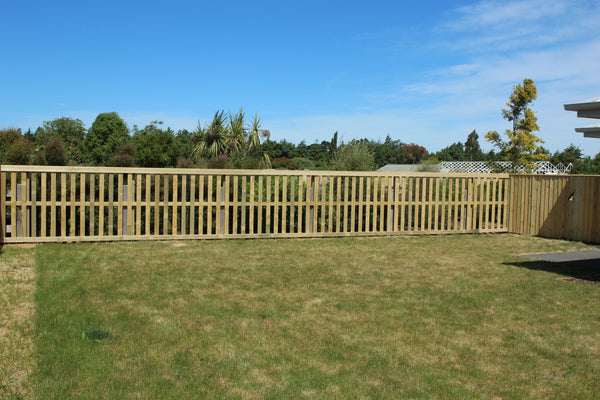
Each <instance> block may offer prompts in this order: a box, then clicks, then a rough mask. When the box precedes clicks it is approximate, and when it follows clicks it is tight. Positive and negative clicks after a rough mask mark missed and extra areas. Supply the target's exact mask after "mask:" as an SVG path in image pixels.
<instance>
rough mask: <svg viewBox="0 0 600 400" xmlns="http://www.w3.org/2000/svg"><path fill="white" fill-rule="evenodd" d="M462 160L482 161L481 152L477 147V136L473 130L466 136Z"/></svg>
mask: <svg viewBox="0 0 600 400" xmlns="http://www.w3.org/2000/svg"><path fill="white" fill-rule="evenodd" d="M464 160H465V161H481V160H483V151H481V147H480V146H479V135H478V134H477V131H476V130H475V129H473V132H471V133H469V136H467V141H466V142H465V149H464Z"/></svg>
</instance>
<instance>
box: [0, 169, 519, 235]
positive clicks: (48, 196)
mask: <svg viewBox="0 0 600 400" xmlns="http://www.w3.org/2000/svg"><path fill="white" fill-rule="evenodd" d="M0 174H1V178H0V185H1V189H2V199H1V206H0V208H1V218H2V220H1V225H2V230H3V234H4V238H3V241H4V243H19V242H54V241H99V240H145V239H148V240H151V239H155V240H156V239H184V238H189V239H210V238H254V237H324V236H360V235H362V236H365V235H399V234H412V233H421V234H424V233H457V232H506V231H507V228H506V226H507V223H506V221H507V207H506V206H507V205H506V198H507V196H508V194H507V193H508V184H507V182H508V177H509V176H508V175H503V174H497V175H486V176H482V175H473V174H437V173H411V174H408V175H407V174H398V173H384V172H338V171H336V172H333V171H271V170H267V171H264V170H191V169H137V168H97V167H33V166H2V167H1V172H0Z"/></svg>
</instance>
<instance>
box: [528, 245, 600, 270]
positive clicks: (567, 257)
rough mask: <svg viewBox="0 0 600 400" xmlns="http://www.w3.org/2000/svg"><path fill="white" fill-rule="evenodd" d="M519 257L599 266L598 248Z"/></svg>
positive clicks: (599, 255) (599, 252) (599, 253)
mask: <svg viewBox="0 0 600 400" xmlns="http://www.w3.org/2000/svg"><path fill="white" fill-rule="evenodd" d="M520 257H523V258H528V259H531V260H539V261H548V262H553V263H569V264H576V265H582V266H586V267H600V249H596V250H582V251H563V252H557V253H540V254H523V255H520Z"/></svg>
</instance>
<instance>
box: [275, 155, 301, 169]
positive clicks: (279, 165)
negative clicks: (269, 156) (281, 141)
mask: <svg viewBox="0 0 600 400" xmlns="http://www.w3.org/2000/svg"><path fill="white" fill-rule="evenodd" d="M273 168H275V169H296V164H294V162H293V161H292V160H291V159H289V158H287V157H279V158H276V159H274V160H273Z"/></svg>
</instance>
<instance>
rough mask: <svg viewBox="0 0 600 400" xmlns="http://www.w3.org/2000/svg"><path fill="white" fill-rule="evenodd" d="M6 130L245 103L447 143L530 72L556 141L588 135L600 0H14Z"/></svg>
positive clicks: (173, 123) (168, 115) (548, 137)
mask: <svg viewBox="0 0 600 400" xmlns="http://www.w3.org/2000/svg"><path fill="white" fill-rule="evenodd" d="M0 12H1V14H2V23H1V24H0V38H1V39H0V52H1V54H2V62H1V63H0V77H1V78H0V93H1V94H2V95H1V96H0V128H5V127H13V126H14V127H19V128H21V129H23V130H27V129H28V128H31V129H32V130H35V129H36V128H37V127H38V126H39V125H41V124H42V123H43V121H47V120H52V119H54V118H58V117H63V116H66V117H71V118H79V119H81V120H82V121H83V122H84V123H85V125H86V127H89V126H90V125H91V124H92V122H93V121H94V119H95V117H96V116H97V115H98V114H99V113H101V112H110V111H117V112H118V113H119V114H120V115H121V117H122V118H123V119H124V120H125V122H127V124H128V125H129V127H133V125H138V126H145V125H146V124H148V123H150V122H151V121H153V120H161V121H164V124H165V125H166V126H170V127H171V128H173V129H174V130H179V129H184V128H185V129H188V130H193V129H195V127H196V126H197V124H198V121H200V122H201V123H202V124H204V123H206V122H207V121H208V120H210V119H211V117H212V115H213V114H214V112H215V111H216V110H219V109H224V110H226V111H227V110H232V111H236V110H238V109H239V108H240V107H243V108H244V110H245V111H246V113H247V114H248V116H249V117H250V118H251V117H253V116H254V114H256V113H258V115H259V116H260V117H261V119H262V125H263V128H265V129H269V130H270V131H271V137H272V139H273V140H278V141H279V140H282V139H285V140H287V141H290V142H294V143H299V142H300V141H301V140H306V142H307V143H309V144H310V143H314V142H315V141H319V142H320V141H322V140H329V139H331V137H332V135H333V133H334V132H335V131H338V132H339V134H340V136H341V137H342V139H343V140H344V141H349V140H351V139H354V138H363V137H367V138H370V139H375V140H377V139H381V140H384V139H385V137H386V135H388V134H389V135H390V136H391V137H392V138H393V139H399V140H401V141H403V142H406V143H411V142H413V143H417V144H419V145H422V146H425V147H426V148H427V149H428V150H430V151H437V150H440V149H441V148H444V147H446V146H448V145H450V144H452V143H454V142H457V141H461V142H464V141H465V140H466V137H467V135H468V134H469V132H471V131H472V130H473V129H476V130H477V132H478V133H479V135H480V143H481V145H482V146H483V147H484V149H486V150H489V149H491V146H490V145H489V144H488V143H486V142H485V140H484V139H483V136H484V135H485V133H486V132H487V131H489V130H498V131H499V132H503V131H504V130H505V129H508V128H509V123H508V122H507V121H505V120H503V119H502V117H501V111H500V110H501V108H503V107H505V103H506V101H507V100H508V97H509V95H510V93H511V91H512V86H513V85H515V84H517V83H520V82H522V81H523V79H524V78H531V79H533V80H534V81H535V83H536V85H537V88H538V99H537V101H536V102H535V103H534V106H533V108H534V110H535V111H536V112H537V114H536V115H537V117H538V123H539V125H540V128H541V131H540V132H539V135H540V136H541V137H542V138H543V139H544V140H545V141H546V143H545V145H544V146H545V147H546V148H548V149H549V150H550V151H552V152H554V151H555V150H562V149H564V148H565V147H567V146H568V145H569V144H570V143H574V144H575V145H578V146H580V147H581V149H582V150H583V151H584V153H585V154H587V155H592V156H593V155H595V154H596V153H598V152H600V140H598V139H585V138H583V137H582V134H580V133H576V132H575V131H574V128H575V127H580V126H587V125H592V124H594V123H597V121H595V120H584V119H577V118H576V114H575V113H573V112H567V111H564V109H563V104H565V103H571V102H577V101H582V100H586V99H590V98H594V97H598V96H600V77H599V75H598V71H599V69H600V67H599V66H600V24H598V20H599V19H600V1H598V0H523V1H511V0H506V1H487V0H484V1H454V2H452V1H427V0H423V1H419V2H403V1H376V0H371V1H369V2H367V1H329V2H326V1H314V2H313V1H302V2H285V1H252V2H244V1H222V2H210V3H209V2H206V3H205V2H197V1H177V0H172V1H144V2H141V1H135V2H133V1H127V0H121V1H51V2H50V1H25V0H24V1H20V0H11V1H7V0H0Z"/></svg>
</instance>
